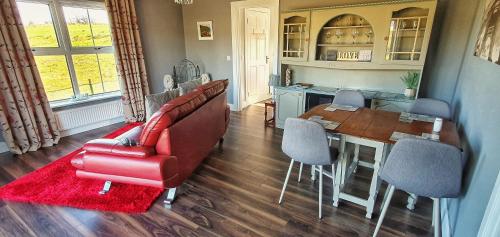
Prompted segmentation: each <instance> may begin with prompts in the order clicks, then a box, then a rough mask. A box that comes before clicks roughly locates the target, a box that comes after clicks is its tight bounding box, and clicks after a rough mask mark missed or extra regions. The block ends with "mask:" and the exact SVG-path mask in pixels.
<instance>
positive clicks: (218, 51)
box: [183, 0, 233, 103]
mask: <svg viewBox="0 0 500 237" xmlns="http://www.w3.org/2000/svg"><path fill="white" fill-rule="evenodd" d="M183 17H184V38H185V41H186V56H187V58H188V59H190V60H193V61H194V63H195V64H198V65H199V66H200V69H201V71H202V72H208V73H210V74H211V76H212V79H215V80H217V79H229V80H230V83H232V78H233V62H232V60H231V61H227V59H226V57H227V56H232V40H231V0H210V1H208V0H198V1H194V4H192V5H188V6H184V7H183ZM198 21H213V29H214V40H208V41H200V40H198V30H197V28H196V22H198ZM229 88H230V89H229V91H228V103H233V91H232V87H229Z"/></svg>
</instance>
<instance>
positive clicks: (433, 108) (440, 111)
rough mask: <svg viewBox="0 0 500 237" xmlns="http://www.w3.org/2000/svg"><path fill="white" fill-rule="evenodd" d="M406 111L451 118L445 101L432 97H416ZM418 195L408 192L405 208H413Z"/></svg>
mask: <svg viewBox="0 0 500 237" xmlns="http://www.w3.org/2000/svg"><path fill="white" fill-rule="evenodd" d="M408 112H410V113H413V114H423V115H428V116H432V117H439V118H443V119H446V120H450V119H451V109H450V105H449V104H448V103H447V102H444V101H441V100H437V99H432V98H418V99H416V100H415V102H413V104H412V105H411V107H410V109H409V110H408ZM417 200H418V196H417V195H415V194H410V196H409V197H408V205H407V207H406V208H408V209H409V210H413V209H415V205H416V204H417Z"/></svg>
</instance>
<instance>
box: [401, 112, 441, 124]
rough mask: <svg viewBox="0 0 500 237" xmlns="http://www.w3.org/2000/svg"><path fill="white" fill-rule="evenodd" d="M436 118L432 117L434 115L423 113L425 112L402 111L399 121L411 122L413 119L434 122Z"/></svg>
mask: <svg viewBox="0 0 500 237" xmlns="http://www.w3.org/2000/svg"><path fill="white" fill-rule="evenodd" d="M435 120H436V118H435V117H432V116H428V115H423V114H412V113H408V112H402V113H401V115H400V116H399V121H401V122H404V123H411V122H413V121H422V122H428V123H434V121H435Z"/></svg>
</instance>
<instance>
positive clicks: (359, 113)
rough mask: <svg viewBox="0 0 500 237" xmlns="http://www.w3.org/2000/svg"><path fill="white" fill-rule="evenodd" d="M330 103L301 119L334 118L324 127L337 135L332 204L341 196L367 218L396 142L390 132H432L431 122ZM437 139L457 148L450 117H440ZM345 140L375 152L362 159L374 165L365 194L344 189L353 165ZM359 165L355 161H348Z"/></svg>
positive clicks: (410, 133) (416, 133) (457, 141)
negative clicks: (332, 107) (362, 209)
mask: <svg viewBox="0 0 500 237" xmlns="http://www.w3.org/2000/svg"><path fill="white" fill-rule="evenodd" d="M328 106H330V104H323V105H318V106H316V107H314V108H312V109H311V110H309V111H307V112H306V113H304V114H302V115H301V116H300V118H302V119H312V118H315V119H317V118H321V119H322V120H326V121H330V122H337V123H339V125H338V126H337V127H336V128H334V129H332V127H329V126H327V127H325V129H326V130H327V132H329V133H332V134H336V136H339V138H340V145H339V157H338V165H337V171H336V172H335V180H336V182H335V185H334V194H333V205H334V206H336V207H338V205H339V201H340V200H346V201H349V202H352V203H356V204H358V205H361V206H364V207H366V216H365V217H366V218H369V219H371V218H372V214H373V211H374V207H375V202H376V199H377V196H378V192H379V189H380V186H381V182H382V180H381V179H380V178H379V171H380V170H381V168H382V166H383V164H384V162H385V159H386V158H387V155H388V153H389V151H390V148H391V146H392V145H393V144H395V143H396V141H395V140H394V139H392V140H391V136H392V135H393V133H394V132H400V133H403V134H408V135H415V136H422V135H423V134H424V133H426V134H432V130H433V122H429V121H420V120H413V121H410V122H409V121H404V120H403V121H401V120H400V116H401V113H399V112H390V111H384V110H374V109H369V108H357V109H356V110H355V111H347V110H342V109H336V110H334V111H330V110H325V109H326V108H327V107H328ZM439 142H441V143H446V144H449V145H452V146H456V147H458V148H460V138H459V134H458V131H457V128H456V125H455V124H454V123H453V122H452V121H447V120H445V121H443V125H442V129H441V131H440V133H439ZM346 144H357V145H361V146H366V147H372V148H374V149H375V154H374V156H373V158H372V159H370V160H369V161H359V162H362V163H363V165H361V164H360V165H361V166H365V167H369V168H373V175H372V177H371V182H370V189H369V192H368V198H366V196H365V197H359V196H356V195H353V194H349V193H347V192H344V185H345V183H344V181H342V182H339V180H344V179H345V178H346V176H350V173H351V172H347V169H348V170H351V171H352V169H353V167H347V164H346V162H347V155H346V154H347V150H346ZM352 165H356V166H357V165H358V164H351V166H352Z"/></svg>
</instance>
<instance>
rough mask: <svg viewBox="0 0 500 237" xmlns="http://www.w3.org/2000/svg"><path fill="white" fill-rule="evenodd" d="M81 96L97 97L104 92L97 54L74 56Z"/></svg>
mask: <svg viewBox="0 0 500 237" xmlns="http://www.w3.org/2000/svg"><path fill="white" fill-rule="evenodd" d="M73 65H75V71H76V78H78V88H80V94H82V95H84V94H88V95H95V94H100V93H103V92H104V89H103V88H102V83H101V73H100V72H99V64H98V63H97V55H96V54H80V55H73Z"/></svg>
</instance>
